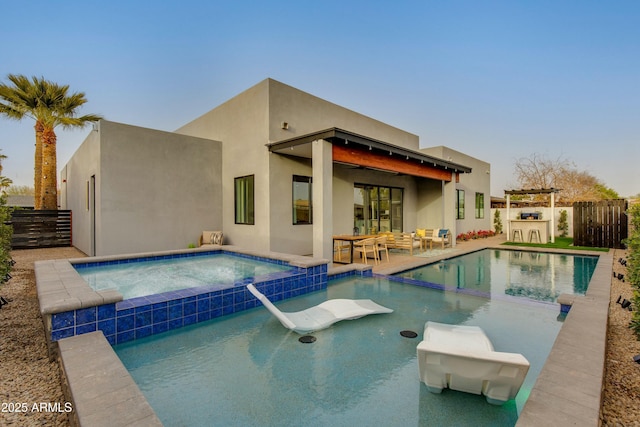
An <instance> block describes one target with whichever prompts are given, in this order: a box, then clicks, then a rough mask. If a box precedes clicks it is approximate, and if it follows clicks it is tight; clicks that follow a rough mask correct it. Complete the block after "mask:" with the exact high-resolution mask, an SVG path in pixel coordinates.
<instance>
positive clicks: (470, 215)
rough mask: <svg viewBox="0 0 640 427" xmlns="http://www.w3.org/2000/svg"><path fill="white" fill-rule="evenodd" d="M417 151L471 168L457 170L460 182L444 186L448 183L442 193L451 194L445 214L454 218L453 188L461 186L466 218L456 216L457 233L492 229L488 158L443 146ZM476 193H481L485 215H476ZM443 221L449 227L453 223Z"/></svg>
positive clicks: (459, 188)
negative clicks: (469, 170) (461, 171)
mask: <svg viewBox="0 0 640 427" xmlns="http://www.w3.org/2000/svg"><path fill="white" fill-rule="evenodd" d="M420 151H421V152H423V153H425V154H428V155H431V156H434V157H439V158H441V159H443V160H449V161H451V162H454V163H458V164H462V165H465V166H468V167H470V168H471V169H472V172H471V173H462V174H460V175H459V182H457V183H452V184H453V185H449V184H447V185H446V186H445V187H447V188H446V190H445V193H447V194H448V197H453V205H452V204H451V203H450V202H446V203H445V206H446V207H447V209H449V208H450V211H449V212H448V213H447V214H446V219H447V220H450V219H451V218H455V203H456V194H455V190H456V189H457V190H464V192H465V193H464V195H465V218H464V219H462V220H455V229H456V234H460V233H463V232H467V231H472V230H491V229H492V224H493V219H492V218H491V165H490V164H489V163H488V162H485V161H483V160H480V159H477V158H475V157H471V156H469V155H467V154H464V153H461V152H459V151H456V150H453V149H451V148H449V147H444V146H438V147H430V148H424V149H421V150H420ZM449 187H454V188H449ZM476 193H482V194H484V218H476V217H475V197H476ZM446 222H447V221H445V225H446V226H447V227H448V228H451V226H452V225H453V224H447V223H446Z"/></svg>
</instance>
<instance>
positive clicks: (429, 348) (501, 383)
mask: <svg viewBox="0 0 640 427" xmlns="http://www.w3.org/2000/svg"><path fill="white" fill-rule="evenodd" d="M417 352H418V369H419V371H420V380H421V381H422V382H424V383H425V384H426V385H427V388H428V390H429V391H430V392H432V393H441V392H442V389H444V388H450V389H452V390H458V391H464V392H466V393H473V394H483V395H484V396H485V397H486V399H487V402H489V403H491V404H493V405H502V404H503V403H504V402H506V401H507V400H510V399H513V398H515V397H516V394H518V391H519V390H520V387H521V386H522V383H523V382H524V379H525V377H526V376H527V372H528V371H529V361H528V360H527V359H526V358H525V357H524V356H523V355H522V354H518V353H502V352H498V351H494V349H493V345H492V344H491V341H489V338H488V337H487V336H486V335H485V333H484V331H483V330H482V329H481V328H479V327H478V326H464V325H446V324H442V323H436V322H427V323H426V325H425V328H424V338H423V341H422V342H420V343H419V344H418V347H417Z"/></svg>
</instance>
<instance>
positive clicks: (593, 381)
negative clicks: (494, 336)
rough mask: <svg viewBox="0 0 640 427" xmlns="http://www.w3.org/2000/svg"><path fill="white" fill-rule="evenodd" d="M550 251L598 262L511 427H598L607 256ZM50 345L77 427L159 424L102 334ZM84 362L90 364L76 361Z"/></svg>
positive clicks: (423, 260)
mask: <svg viewBox="0 0 640 427" xmlns="http://www.w3.org/2000/svg"><path fill="white" fill-rule="evenodd" d="M503 241H504V239H501V238H500V237H495V238H490V239H479V240H473V241H469V242H462V243H460V244H458V245H457V246H456V247H455V248H453V249H452V250H450V251H448V252H446V253H442V254H439V255H437V256H433V257H415V256H413V257H409V256H405V255H402V254H392V256H391V259H390V261H389V262H386V260H385V261H384V262H382V263H381V264H380V265H378V266H375V267H374V268H373V272H374V273H381V274H392V273H394V272H397V271H401V270H405V269H407V268H412V267H416V266H420V265H425V264H429V263H432V262H436V261H439V260H440V259H443V258H448V257H451V256H458V255H461V254H463V253H467V252H473V251H476V250H480V249H483V248H499V249H518V248H515V247H504V246H499V245H500V243H502V242H503ZM520 249H525V250H534V251H535V250H537V249H535V248H520ZM543 251H545V252H549V250H543ZM558 252H563V253H567V252H569V253H574V254H580V255H599V257H600V259H599V261H598V264H597V266H596V269H595V271H594V273H593V276H592V278H591V282H590V285H589V288H588V290H587V293H586V295H584V296H574V297H572V298H570V300H572V301H571V304H572V306H571V310H570V312H569V314H568V315H567V317H566V319H565V321H564V324H563V326H562V328H561V329H560V332H559V333H558V336H557V338H556V341H555V343H554V345H553V348H552V349H551V352H550V354H549V357H548V359H547V362H546V363H545V365H544V367H543V369H542V371H541V372H540V374H539V376H538V379H537V381H536V383H535V385H534V387H533V388H532V390H531V394H530V395H529V397H528V399H527V402H526V404H525V406H524V408H523V410H522V413H521V414H520V415H519V418H518V421H517V423H516V426H518V427H528V426H549V425H580V426H594V427H595V426H598V425H599V414H600V406H601V399H602V389H603V384H604V373H605V359H606V337H607V318H608V310H609V302H610V284H611V277H610V276H611V271H612V266H613V255H612V252H611V251H609V252H607V253H603V252H594V253H585V252H584V251H558ZM370 268H372V266H364V265H362V264H352V265H346V266H345V265H342V266H335V267H332V266H331V265H330V269H329V276H331V275H334V274H340V273H343V272H345V271H348V270H350V269H357V270H363V269H370ZM57 346H58V353H59V356H60V360H61V365H62V368H63V371H64V376H65V379H66V382H67V389H68V391H69V392H70V394H71V396H70V399H72V401H73V404H74V408H75V411H74V412H75V420H74V421H75V422H76V423H77V424H78V425H85V426H101V425H105V426H107V425H108V426H129V425H131V423H132V422H135V424H136V425H143V426H144V425H149V426H158V425H162V424H161V422H160V420H159V419H158V418H157V416H156V415H155V413H153V410H152V409H151V407H150V406H149V404H148V402H147V401H146V399H145V398H144V395H143V394H142V392H141V391H140V390H139V388H138V387H137V385H136V384H135V382H133V379H132V378H131V376H130V375H129V373H128V372H127V371H126V368H125V367H124V366H123V365H122V362H121V361H120V359H119V358H118V357H117V355H116V353H115V352H114V350H113V349H112V347H111V345H110V344H109V343H108V342H107V340H106V339H105V338H104V335H103V334H102V332H100V331H97V332H92V333H88V334H83V335H78V336H74V337H70V338H65V339H62V340H60V341H58V342H57ZM86 360H91V361H92V363H82V362H80V361H86ZM116 414H117V415H116ZM132 417H133V418H132Z"/></svg>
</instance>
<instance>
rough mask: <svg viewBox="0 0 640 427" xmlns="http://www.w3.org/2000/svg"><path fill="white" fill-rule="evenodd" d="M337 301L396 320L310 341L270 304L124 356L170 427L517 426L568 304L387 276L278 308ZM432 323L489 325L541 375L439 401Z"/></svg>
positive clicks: (502, 344)
mask: <svg viewBox="0 0 640 427" xmlns="http://www.w3.org/2000/svg"><path fill="white" fill-rule="evenodd" d="M328 298H371V299H373V300H374V301H375V302H377V303H379V304H381V305H384V306H386V307H389V308H392V309H394V312H393V313H391V314H379V315H370V316H366V317H363V318H361V319H357V320H352V321H343V322H339V323H337V324H335V325H334V326H332V327H330V328H328V329H325V330H322V331H318V332H315V333H313V334H312V335H313V336H314V337H315V338H316V341H315V342H314V343H312V344H304V343H301V342H299V341H298V339H299V338H300V335H298V334H296V333H293V332H291V331H289V330H287V329H285V328H284V327H283V326H282V325H281V324H280V323H279V322H278V321H277V320H276V319H275V318H274V317H273V316H272V315H271V314H270V313H269V312H268V311H267V310H266V309H265V308H264V307H262V306H259V307H256V308H254V309H251V310H248V311H246V312H243V313H237V314H234V315H231V316H225V317H222V318H218V319H215V320H212V321H209V322H204V323H200V324H198V325H192V326H189V327H185V328H182V329H180V330H179V331H172V332H168V333H165V334H160V335H155V336H153V337H148V338H144V339H140V340H136V341H133V342H130V343H126V344H121V345H117V346H115V347H114V349H115V351H116V353H117V354H118V356H119V357H120V359H121V360H122V362H123V363H124V365H125V366H126V367H127V369H128V370H129V372H130V373H131V375H132V377H133V378H134V380H135V381H136V383H137V384H138V386H139V387H140V389H141V390H142V392H143V393H144V395H145V396H146V398H147V400H148V401H149V403H150V404H151V406H152V407H153V409H154V410H155V412H156V414H157V415H158V417H159V418H160V419H161V421H162V422H163V423H164V424H165V425H184V426H214V425H220V426H298V425H305V426H329V425H330V426H354V425H456V426H464V425H469V426H513V425H514V424H515V422H516V421H517V418H518V413H519V412H520V411H521V410H522V407H523V405H524V403H525V402H526V399H527V397H528V395H529V392H530V390H531V388H532V387H533V384H534V382H535V380H536V377H537V375H538V373H539V372H540V370H541V369H542V366H543V365H544V363H545V360H546V358H547V356H548V354H549V352H550V349H551V347H552V345H553V342H554V340H555V338H556V335H557V333H558V331H559V329H560V327H561V321H560V320H558V308H557V306H552V305H549V304H540V303H536V302H532V301H529V300H524V299H522V300H517V301H521V302H516V303H514V302H511V301H504V300H500V299H495V300H494V299H489V298H483V297H479V296H475V295H468V294H463V293H457V292H443V291H440V290H436V289H431V288H428V287H420V286H414V285H410V284H404V283H401V282H396V281H394V280H390V279H388V278H385V277H374V278H360V277H358V278H353V277H352V278H345V279H339V280H335V281H331V282H330V283H329V286H328V288H327V289H326V290H324V291H320V292H314V293H311V294H306V295H304V296H300V297H296V298H293V299H289V300H286V301H280V302H278V303H277V304H276V305H277V306H278V307H279V308H280V309H281V310H283V311H298V310H302V309H305V308H308V307H310V306H313V305H316V304H319V303H321V302H322V301H325V300H326V299H328ZM427 320H432V321H436V322H442V323H452V324H465V325H477V326H480V327H482V328H483V329H484V330H485V332H486V333H487V335H488V336H489V338H490V339H491V341H492V342H493V345H494V347H495V349H496V350H497V351H505V352H518V353H522V354H523V355H524V356H525V357H526V358H527V359H528V360H529V362H530V363H531V367H530V370H529V373H528V375H527V378H526V379H525V382H524V384H523V386H522V388H521V390H520V392H519V394H518V396H517V397H516V399H515V400H511V401H509V402H507V403H505V404H504V405H502V406H494V405H490V404H488V403H487V402H486V400H485V398H484V397H483V396H479V395H473V394H467V393H461V392H456V391H452V390H445V391H443V393H442V394H433V393H430V392H428V391H427V389H426V386H425V385H424V384H422V383H421V382H420V381H419V377H418V364H417V359H416V346H417V345H418V343H419V341H420V340H421V339H422V335H423V329H424V324H425V322H426V321H427ZM403 330H412V331H415V332H417V333H418V337H417V338H414V339H410V338H404V337H402V336H401V335H400V332H401V331H403Z"/></svg>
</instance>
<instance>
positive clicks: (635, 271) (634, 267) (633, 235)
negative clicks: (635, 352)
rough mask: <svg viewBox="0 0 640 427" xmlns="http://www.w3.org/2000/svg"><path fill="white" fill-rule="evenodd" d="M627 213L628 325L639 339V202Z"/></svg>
mask: <svg viewBox="0 0 640 427" xmlns="http://www.w3.org/2000/svg"><path fill="white" fill-rule="evenodd" d="M627 213H628V215H629V218H630V220H631V224H630V225H631V226H630V228H629V237H628V238H627V239H626V241H625V243H626V244H627V250H628V256H627V279H628V280H629V282H630V283H631V286H632V288H633V298H632V299H631V302H632V303H633V315H632V317H631V323H630V324H629V327H630V328H631V329H633V331H634V332H635V334H636V336H637V337H638V339H640V312H639V311H638V309H640V204H636V205H633V206H631V207H630V208H629V210H628V212H627Z"/></svg>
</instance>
